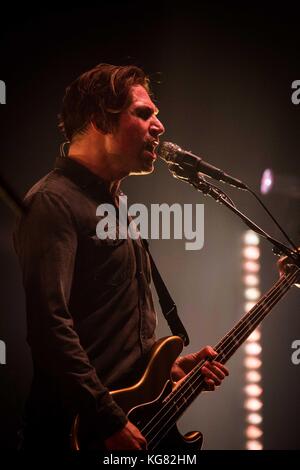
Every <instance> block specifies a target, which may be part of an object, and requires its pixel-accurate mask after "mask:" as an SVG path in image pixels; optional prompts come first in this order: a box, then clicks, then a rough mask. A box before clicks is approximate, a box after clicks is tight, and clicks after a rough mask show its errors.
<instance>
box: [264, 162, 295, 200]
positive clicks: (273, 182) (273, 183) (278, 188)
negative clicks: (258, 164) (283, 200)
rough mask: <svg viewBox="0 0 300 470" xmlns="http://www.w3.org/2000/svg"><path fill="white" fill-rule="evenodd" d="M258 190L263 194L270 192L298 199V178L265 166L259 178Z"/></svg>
mask: <svg viewBox="0 0 300 470" xmlns="http://www.w3.org/2000/svg"><path fill="white" fill-rule="evenodd" d="M260 192H261V194H264V195H267V194H270V193H272V194H279V195H284V196H288V197H289V198H292V199H300V178H299V177H298V176H295V175H289V174H283V173H279V172H275V171H274V170H271V169H270V168H267V169H266V170H264V172H263V174H262V177H261V180H260Z"/></svg>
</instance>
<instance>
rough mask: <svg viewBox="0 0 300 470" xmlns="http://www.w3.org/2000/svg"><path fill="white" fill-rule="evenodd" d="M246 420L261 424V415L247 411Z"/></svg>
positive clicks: (250, 422)
mask: <svg viewBox="0 0 300 470" xmlns="http://www.w3.org/2000/svg"><path fill="white" fill-rule="evenodd" d="M247 421H248V423H249V424H261V423H262V416H261V415H260V414H259V413H249V414H248V416H247Z"/></svg>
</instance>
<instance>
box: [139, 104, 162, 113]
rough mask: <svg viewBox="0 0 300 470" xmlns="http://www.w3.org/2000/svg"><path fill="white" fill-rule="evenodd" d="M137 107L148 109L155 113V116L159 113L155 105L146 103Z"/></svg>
mask: <svg viewBox="0 0 300 470" xmlns="http://www.w3.org/2000/svg"><path fill="white" fill-rule="evenodd" d="M137 106H138V107H141V108H147V109H149V110H151V111H153V114H155V116H156V115H157V114H158V113H159V109H158V108H157V106H155V105H154V106H151V105H150V104H146V103H138V104H137Z"/></svg>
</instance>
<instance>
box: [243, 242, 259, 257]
mask: <svg viewBox="0 0 300 470" xmlns="http://www.w3.org/2000/svg"><path fill="white" fill-rule="evenodd" d="M243 255H244V257H245V258H246V259H247V260H254V261H256V260H258V258H259V256H260V254H259V249H258V247H257V246H254V245H251V246H250V245H248V246H246V247H245V248H244V250H243Z"/></svg>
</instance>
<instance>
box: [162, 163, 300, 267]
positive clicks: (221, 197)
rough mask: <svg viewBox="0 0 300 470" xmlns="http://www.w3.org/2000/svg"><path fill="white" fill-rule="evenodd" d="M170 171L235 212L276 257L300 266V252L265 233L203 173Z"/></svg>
mask: <svg viewBox="0 0 300 470" xmlns="http://www.w3.org/2000/svg"><path fill="white" fill-rule="evenodd" d="M168 166H169V170H170V171H171V173H172V174H173V176H174V177H175V178H177V179H180V180H183V181H185V182H187V183H189V184H191V185H192V186H194V188H196V189H197V190H198V191H201V192H202V193H203V194H204V195H205V196H211V197H212V198H213V199H214V200H215V201H217V202H219V203H221V204H223V205H225V206H226V207H228V209H230V210H231V211H232V212H234V213H235V214H236V215H237V216H238V217H239V218H240V219H242V221H243V222H244V223H245V224H246V225H247V226H248V227H249V228H250V229H251V230H253V231H254V232H256V233H257V234H258V235H261V236H262V237H263V238H265V239H266V240H268V241H269V242H271V243H272V245H273V252H274V254H275V255H278V256H281V255H287V256H289V257H290V258H292V259H293V260H294V261H295V262H296V263H297V265H298V266H299V265H300V254H299V251H295V250H291V249H290V248H289V247H287V246H286V245H284V244H283V243H281V242H280V241H279V240H276V239H275V238H273V237H271V236H270V235H269V234H268V233H267V232H265V231H264V230H263V229H262V228H261V227H259V226H258V225H257V224H256V223H255V222H253V221H252V220H251V219H249V217H247V216H246V215H245V214H244V213H243V212H241V211H240V210H239V209H237V207H236V206H235V204H234V203H233V201H232V200H231V199H230V198H229V197H228V196H227V195H226V194H225V192H224V191H222V190H221V189H219V188H217V187H216V186H215V185H213V184H211V183H209V182H208V181H206V179H204V177H203V176H202V174H201V173H194V174H189V175H188V176H187V175H186V172H185V171H184V170H183V169H182V168H180V167H179V166H178V165H174V164H169V165H168Z"/></svg>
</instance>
